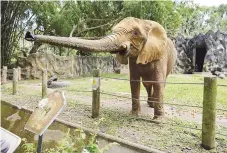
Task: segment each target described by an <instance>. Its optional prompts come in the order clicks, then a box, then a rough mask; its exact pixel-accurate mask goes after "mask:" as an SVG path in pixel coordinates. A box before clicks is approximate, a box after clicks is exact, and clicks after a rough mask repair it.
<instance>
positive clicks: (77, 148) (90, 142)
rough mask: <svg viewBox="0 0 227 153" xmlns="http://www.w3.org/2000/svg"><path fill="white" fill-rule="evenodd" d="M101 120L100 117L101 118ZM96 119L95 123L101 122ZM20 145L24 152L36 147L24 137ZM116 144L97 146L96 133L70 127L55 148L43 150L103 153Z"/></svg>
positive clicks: (58, 152)
mask: <svg viewBox="0 0 227 153" xmlns="http://www.w3.org/2000/svg"><path fill="white" fill-rule="evenodd" d="M101 120H102V119H101ZM101 120H100V121H98V122H97V125H98V124H99V123H100V122H101ZM23 141H24V144H23V145H22V147H23V149H24V152H25V153H33V152H35V150H36V148H35V145H34V143H28V141H27V140H26V139H23ZM113 145H118V144H117V143H110V144H108V145H106V146H104V147H103V148H99V146H98V144H97V141H96V133H91V134H89V135H86V133H85V132H84V131H83V130H82V129H76V130H74V132H73V133H72V132H70V129H69V130H68V132H67V133H66V136H65V137H64V138H63V139H62V140H61V141H60V142H59V143H58V145H57V146H56V148H49V149H46V150H44V151H43V152H44V153H72V152H74V153H82V152H86V151H87V152H89V153H104V151H106V150H108V149H109V148H110V147H111V146H113Z"/></svg>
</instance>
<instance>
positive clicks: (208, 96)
mask: <svg viewBox="0 0 227 153" xmlns="http://www.w3.org/2000/svg"><path fill="white" fill-rule="evenodd" d="M9 72H10V74H11V73H12V72H13V75H12V74H11V75H12V76H13V81H12V82H13V87H12V89H13V94H16V93H17V82H18V80H20V79H21V77H20V75H21V68H20V67H18V68H14V69H12V70H10V71H9ZM42 74H43V75H42V97H45V96H46V95H47V71H46V70H43V73H42ZM6 78H7V68H6V67H3V72H2V81H3V80H6ZM102 79H114V80H118V81H129V82H151V83H165V84H176V85H182V84H190V85H204V96H203V97H204V98H203V106H195V105H185V104H175V103H168V102H164V103H163V104H167V105H176V106H184V107H197V108H202V109H203V118H202V129H199V128H190V127H183V128H190V129H193V130H199V131H202V145H203V147H204V148H206V149H212V148H214V147H215V134H219V135H223V136H227V135H224V134H221V133H216V131H215V124H216V110H219V111H226V112H227V110H225V109H221V108H216V95H217V86H222V87H227V85H225V84H219V85H217V79H216V78H215V77H205V79H204V83H184V82H181V83H176V82H163V81H142V80H129V79H124V78H113V77H101V76H100V71H99V70H97V69H96V70H94V71H93V84H92V91H82V90H77V91H76V90H74V91H76V92H92V115H91V116H92V117H93V118H96V117H99V111H100V94H104V95H111V96H114V97H121V98H126V99H133V98H129V97H125V96H119V95H117V94H112V93H106V92H100V82H101V80H102ZM3 83H5V82H3ZM135 100H139V99H135ZM140 101H147V100H140ZM150 102H153V103H158V101H150ZM164 124H165V123H164ZM173 126H179V125H173Z"/></svg>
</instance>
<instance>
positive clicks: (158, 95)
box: [152, 83, 165, 119]
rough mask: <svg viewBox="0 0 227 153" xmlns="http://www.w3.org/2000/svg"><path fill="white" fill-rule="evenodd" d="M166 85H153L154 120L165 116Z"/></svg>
mask: <svg viewBox="0 0 227 153" xmlns="http://www.w3.org/2000/svg"><path fill="white" fill-rule="evenodd" d="M164 87H165V85H164V83H155V84H154V85H153V89H154V93H153V96H152V101H155V102H154V119H156V118H159V117H162V116H164V108H163V94H164Z"/></svg>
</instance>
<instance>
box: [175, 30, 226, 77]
mask: <svg viewBox="0 0 227 153" xmlns="http://www.w3.org/2000/svg"><path fill="white" fill-rule="evenodd" d="M174 41H175V46H176V49H177V51H178V55H177V57H178V60H177V62H176V67H175V71H176V72H178V73H194V72H212V73H217V72H215V71H218V72H227V34H226V33H223V32H220V31H217V32H213V31H208V32H207V33H206V34H198V35H197V36H195V37H193V38H184V36H183V35H181V34H178V36H177V37H176V38H175V39H174Z"/></svg>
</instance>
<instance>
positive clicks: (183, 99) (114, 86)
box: [2, 74, 227, 152]
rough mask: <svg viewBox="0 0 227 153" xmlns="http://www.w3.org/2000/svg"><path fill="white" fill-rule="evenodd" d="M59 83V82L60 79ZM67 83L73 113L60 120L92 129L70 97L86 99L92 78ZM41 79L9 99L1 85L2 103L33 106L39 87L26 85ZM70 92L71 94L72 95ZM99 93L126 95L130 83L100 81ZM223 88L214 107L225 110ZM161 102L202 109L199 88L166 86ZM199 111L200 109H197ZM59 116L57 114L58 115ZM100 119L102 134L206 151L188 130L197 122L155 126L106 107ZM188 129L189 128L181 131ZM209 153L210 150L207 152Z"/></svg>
mask: <svg viewBox="0 0 227 153" xmlns="http://www.w3.org/2000/svg"><path fill="white" fill-rule="evenodd" d="M102 77H113V78H125V79H128V78H129V76H128V75H122V74H121V75H118V74H102ZM60 80H62V79H60ZM66 80H67V81H70V82H71V84H72V85H71V86H69V87H65V88H62V89H60V90H63V91H65V92H66V94H67V95H66V96H68V97H67V102H68V107H70V110H73V112H74V114H73V115H74V116H72V117H67V116H66V117H65V118H64V119H66V120H68V121H72V122H81V121H82V123H83V126H85V127H89V128H94V127H95V126H96V125H95V123H96V122H98V121H99V119H92V118H91V117H90V115H91V106H90V104H88V103H84V101H83V100H77V99H75V98H73V96H74V95H78V96H85V97H90V96H91V93H90V92H88V93H87V92H85V93H84V92H78V91H91V86H92V77H78V78H75V79H66ZM167 81H168V82H173V83H176V82H185V83H186V82H187V83H192V82H193V83H195V82H197V83H203V76H200V75H170V76H169V77H168V80H167ZM39 83H41V80H32V81H30V80H28V81H20V82H19V86H18V90H19V93H18V95H14V96H12V84H11V83H8V84H6V85H3V86H2V97H3V100H5V101H7V102H10V101H13V102H18V103H19V102H23V104H25V103H26V102H24V101H27V103H31V101H32V102H34V103H35V104H36V103H37V102H38V101H39V100H40V99H41V86H40V87H37V88H32V87H29V86H27V85H32V84H36V85H37V84H39ZM218 84H227V79H225V80H221V79H218ZM73 91H74V92H73ZM101 91H104V92H107V93H116V94H121V93H128V96H130V84H129V82H128V81H124V80H112V79H105V78H103V79H102V80H101ZM226 93H227V87H218V95H217V107H218V108H222V109H227V94H226ZM141 95H146V91H145V89H144V87H141ZM101 98H103V99H115V98H116V97H112V96H109V95H101ZM165 102H168V103H177V104H186V105H197V106H202V102H203V85H187V84H184V85H176V84H167V85H166V90H165ZM183 108H184V109H188V110H194V108H191V107H183ZM200 110H201V109H200ZM60 116H61V115H60ZM100 116H101V117H103V118H104V119H103V120H102V122H101V123H100V125H99V127H100V130H104V132H105V133H108V134H111V135H115V136H118V137H121V138H124V139H128V140H130V141H133V142H136V143H141V144H144V145H146V146H150V147H153V148H157V149H160V150H163V151H171V152H182V151H181V150H182V149H183V148H191V149H192V152H210V151H206V150H204V149H202V148H201V147H200V144H201V130H194V129H192V128H196V129H201V123H196V122H189V121H182V120H180V119H177V118H171V119H169V120H168V122H167V123H166V124H156V123H154V122H152V121H151V119H150V118H151V117H150V116H145V115H141V116H140V118H138V117H134V116H132V115H130V114H129V113H128V112H126V111H125V110H124V109H120V108H119V110H116V109H110V108H101V114H100ZM185 127H189V128H185ZM216 132H217V133H222V134H224V135H227V128H226V127H223V126H218V125H217V128H216ZM216 141H217V150H216V151H217V152H227V150H226V148H227V139H226V137H225V136H222V135H217V136H216ZM211 152H212V151H211Z"/></svg>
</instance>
